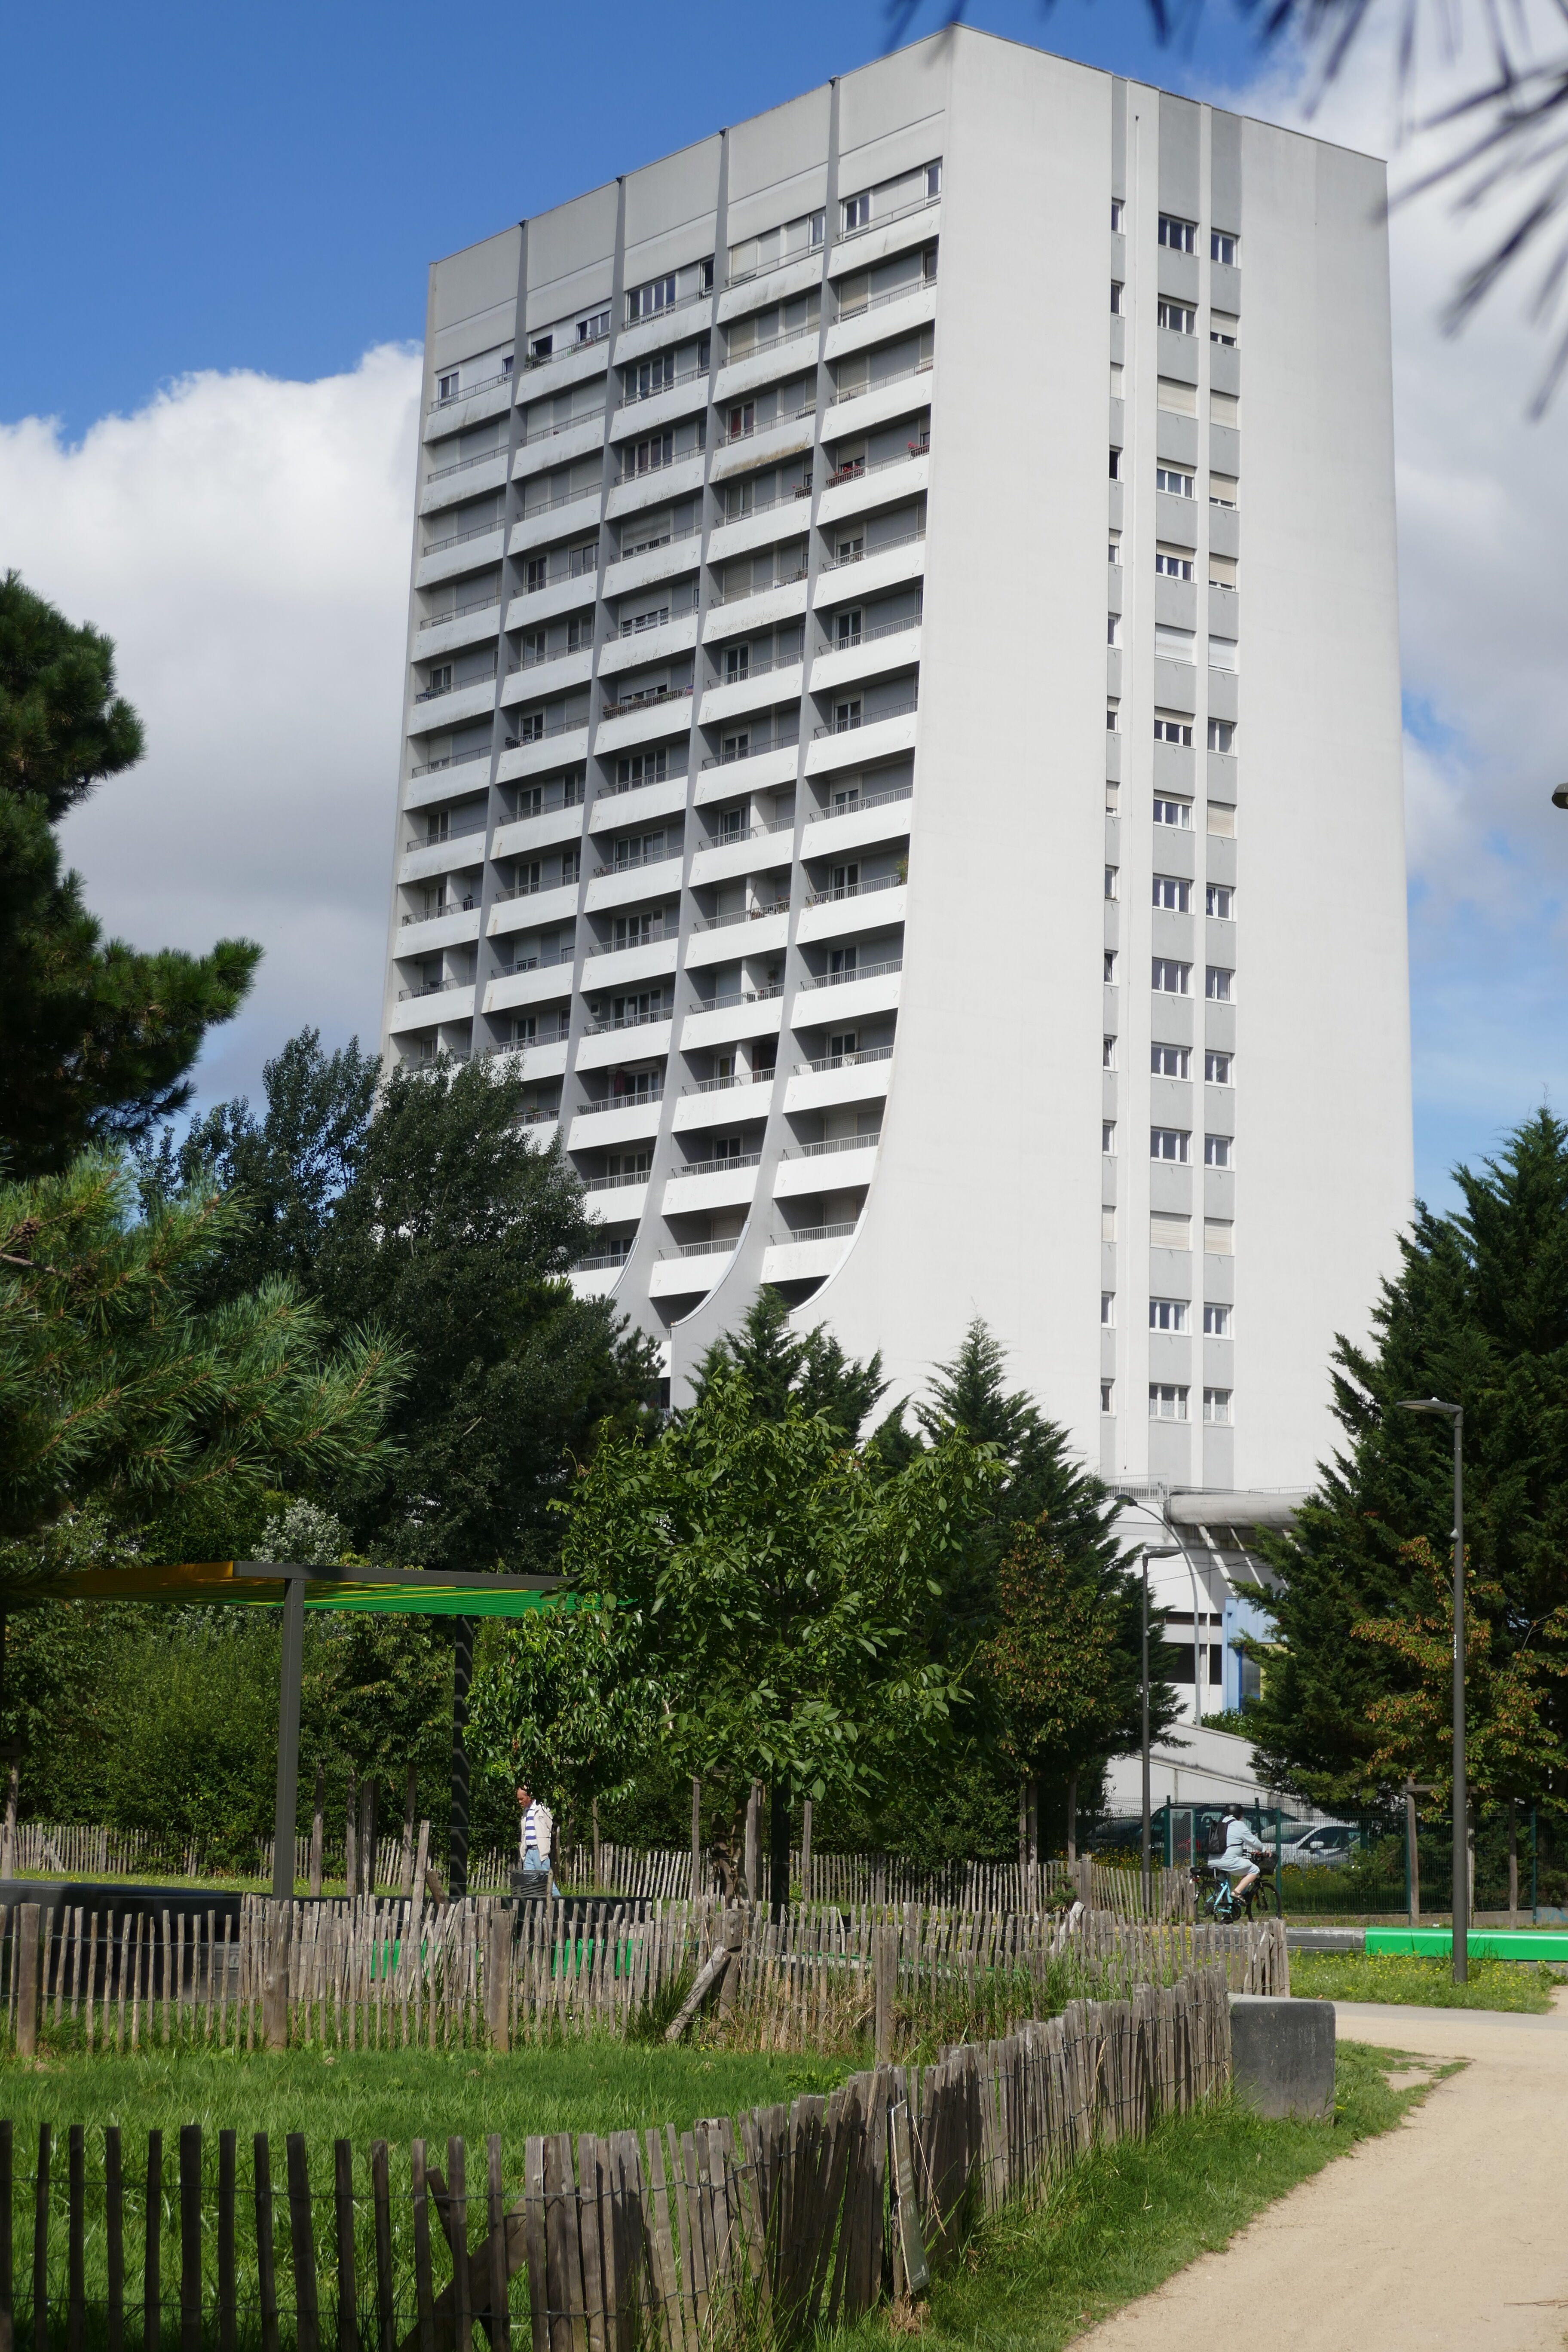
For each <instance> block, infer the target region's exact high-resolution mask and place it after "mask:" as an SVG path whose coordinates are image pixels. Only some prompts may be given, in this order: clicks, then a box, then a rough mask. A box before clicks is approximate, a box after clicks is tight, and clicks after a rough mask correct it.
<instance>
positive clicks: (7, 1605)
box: [0, 1559, 571, 1896]
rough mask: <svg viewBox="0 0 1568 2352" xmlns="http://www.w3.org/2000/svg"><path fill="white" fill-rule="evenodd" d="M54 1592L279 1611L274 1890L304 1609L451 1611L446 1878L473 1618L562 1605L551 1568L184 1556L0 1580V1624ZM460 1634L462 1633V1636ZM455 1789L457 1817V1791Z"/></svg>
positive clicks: (287, 1800) (282, 1857)
mask: <svg viewBox="0 0 1568 2352" xmlns="http://www.w3.org/2000/svg"><path fill="white" fill-rule="evenodd" d="M48 1601H177V1602H181V1603H189V1602H191V1601H202V1602H212V1601H216V1602H218V1603H220V1604H222V1605H225V1606H227V1607H231V1608H238V1609H277V1608H279V1606H281V1608H282V1611H283V1663H282V1668H281V1671H280V1673H279V1692H278V1789H277V1802H276V1808H275V1811H274V1815H273V1843H272V1892H273V1894H274V1895H279V1896H289V1895H292V1894H293V1892H294V1823H295V1818H296V1815H297V1812H298V1809H299V1799H300V1675H301V1672H302V1668H303V1664H304V1647H305V1612H306V1610H307V1609H343V1610H355V1609H359V1610H370V1611H374V1612H380V1613H384V1614H388V1615H401V1616H408V1617H453V1618H457V1619H458V1621H459V1622H458V1625H457V1626H456V1627H455V1628H454V1633H455V1634H456V1637H457V1638H456V1643H455V1648H456V1657H455V1660H454V1670H453V1676H452V1760H453V1768H454V1769H453V1796H454V1807H453V1814H454V1819H453V1837H452V1845H451V1862H452V1870H451V1881H452V1884H451V1887H450V1892H451V1893H452V1894H453V1895H459V1894H461V1893H462V1892H463V1888H462V1886H461V1885H459V1884H458V1880H459V1878H460V1877H466V1874H467V1864H468V1779H467V1759H466V1758H465V1756H464V1753H463V1732H464V1728H465V1727H466V1724H467V1721H468V1675H469V1673H470V1671H471V1669H472V1664H473V1629H472V1620H473V1619H474V1618H476V1617H522V1616H526V1615H527V1614H528V1612H530V1611H531V1610H534V1609H546V1608H549V1607H550V1606H551V1605H552V1602H553V1601H563V1602H564V1603H565V1604H566V1605H567V1606H570V1603H571V1596H570V1595H569V1594H567V1593H564V1592H563V1591H562V1586H561V1580H560V1578H559V1577H555V1576H501V1575H496V1576H461V1575H454V1574H450V1573H448V1572H447V1571H445V1570H440V1569H429V1568H397V1569H390V1568H352V1569H349V1568H344V1569H337V1568H310V1567H305V1566H302V1565H300V1564H299V1563H297V1562H288V1561H282V1560H270V1559H205V1560H182V1561H178V1562H175V1563H173V1564H171V1565H168V1566H164V1567H148V1568H128V1569H125V1568H112V1569H73V1570H61V1571H60V1572H59V1573H58V1574H57V1575H54V1576H44V1577H28V1578H25V1579H17V1580H0V1626H3V1623H4V1618H5V1614H6V1613H8V1612H10V1611H11V1610H13V1609H39V1608H42V1607H43V1606H44V1605H45V1603H46V1602H48ZM465 1633H466V1636H467V1638H466V1639H465V1638H464V1637H465ZM459 1782H460V1790H461V1800H462V1801H461V1815H462V1818H461V1822H460V1823H459V1822H458V1802H457V1800H458V1793H459Z"/></svg>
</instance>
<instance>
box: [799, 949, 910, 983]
mask: <svg viewBox="0 0 1568 2352" xmlns="http://www.w3.org/2000/svg"><path fill="white" fill-rule="evenodd" d="M903 968H904V960H903V958H902V956H894V957H893V958H892V960H891V961H889V962H888V963H863V964H858V965H857V966H856V968H855V970H854V971H825V972H822V973H819V974H818V976H817V977H816V979H814V980H813V979H806V980H804V981H802V982H801V987H802V989H803V990H805V989H816V988H844V987H847V986H848V985H849V984H850V983H851V982H854V981H857V980H882V979H884V978H885V977H886V976H887V974H888V973H889V972H890V971H902V970H903Z"/></svg>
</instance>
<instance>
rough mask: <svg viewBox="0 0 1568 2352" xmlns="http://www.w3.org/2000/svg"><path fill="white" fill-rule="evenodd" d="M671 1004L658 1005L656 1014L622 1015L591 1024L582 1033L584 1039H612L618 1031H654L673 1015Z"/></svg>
mask: <svg viewBox="0 0 1568 2352" xmlns="http://www.w3.org/2000/svg"><path fill="white" fill-rule="evenodd" d="M674 1011H675V1007H674V1006H673V1005H672V1004H662V1005H660V1007H659V1009H658V1012H657V1013H619V1014H617V1016H616V1019H615V1020H613V1021H595V1022H591V1023H590V1024H588V1025H587V1026H586V1027H585V1028H584V1032H583V1034H584V1037H612V1036H614V1035H615V1034H616V1030H618V1029H654V1028H657V1027H658V1024H659V1023H660V1022H661V1021H668V1020H669V1019H670V1017H671V1016H672V1014H673V1013H674Z"/></svg>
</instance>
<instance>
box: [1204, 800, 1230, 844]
mask: <svg viewBox="0 0 1568 2352" xmlns="http://www.w3.org/2000/svg"><path fill="white" fill-rule="evenodd" d="M1208 829H1209V831H1210V832H1211V833H1212V834H1216V835H1219V837H1220V838H1221V839H1222V840H1225V841H1234V840H1235V839H1236V811H1235V810H1234V809H1233V808H1226V805H1225V803H1224V802H1223V801H1210V803H1209V805H1208Z"/></svg>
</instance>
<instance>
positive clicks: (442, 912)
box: [401, 890, 479, 929]
mask: <svg viewBox="0 0 1568 2352" xmlns="http://www.w3.org/2000/svg"><path fill="white" fill-rule="evenodd" d="M478 906H479V900H478V899H477V898H475V896H474V894H473V892H472V891H471V890H470V891H468V893H467V895H466V896H465V897H463V898H451V899H448V900H447V903H446V904H445V905H444V906H440V907H429V908H426V911H425V912H424V914H422V915H405V916H403V917H402V918H401V928H403V929H407V927H408V925H409V924H410V923H439V922H441V921H442V920H444V919H445V918H446V917H447V916H448V915H471V914H472V913H474V911H475V909H476V908H478Z"/></svg>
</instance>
